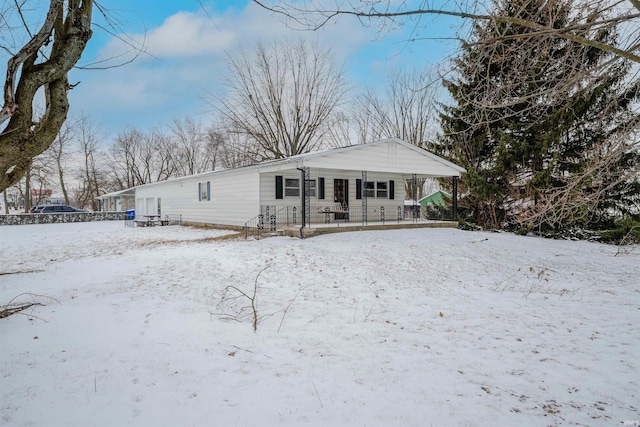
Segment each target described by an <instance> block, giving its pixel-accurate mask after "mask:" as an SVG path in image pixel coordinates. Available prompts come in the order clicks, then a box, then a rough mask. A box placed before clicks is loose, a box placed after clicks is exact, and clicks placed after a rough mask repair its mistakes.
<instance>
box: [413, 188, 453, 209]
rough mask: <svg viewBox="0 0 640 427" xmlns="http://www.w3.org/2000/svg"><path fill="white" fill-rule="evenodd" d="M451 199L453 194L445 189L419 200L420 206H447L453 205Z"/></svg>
mask: <svg viewBox="0 0 640 427" xmlns="http://www.w3.org/2000/svg"><path fill="white" fill-rule="evenodd" d="M451 201H452V198H451V194H449V193H447V192H446V191H443V190H438V191H435V192H433V193H431V194H429V195H428V196H424V197H423V198H422V199H420V200H418V204H419V205H420V206H438V207H446V206H450V205H451Z"/></svg>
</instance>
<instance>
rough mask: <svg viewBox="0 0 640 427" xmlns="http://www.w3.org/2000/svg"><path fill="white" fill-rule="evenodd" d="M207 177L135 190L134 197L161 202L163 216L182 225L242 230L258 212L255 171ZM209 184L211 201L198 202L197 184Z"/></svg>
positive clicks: (183, 179)
mask: <svg viewBox="0 0 640 427" xmlns="http://www.w3.org/2000/svg"><path fill="white" fill-rule="evenodd" d="M229 172H233V173H227V172H224V173H209V174H206V176H203V175H197V176H193V177H186V178H178V179H174V180H169V181H164V182H160V183H155V184H149V185H145V186H142V187H138V188H136V197H137V198H139V197H144V198H147V197H152V198H154V199H155V198H158V197H160V198H162V213H163V215H170V216H172V215H181V216H182V221H183V222H193V223H203V224H225V225H235V226H243V225H244V224H245V222H247V221H248V220H250V219H251V218H253V217H255V216H256V215H257V214H258V213H259V211H260V204H259V200H258V194H259V186H260V181H259V176H258V171H257V170H255V169H254V170H242V171H238V170H236V171H229ZM203 182H204V184H205V188H206V183H207V182H209V183H210V185H209V187H210V192H209V197H210V201H209V202H208V203H200V202H199V198H200V197H201V194H200V197H199V188H198V187H202V186H199V185H198V184H199V183H203Z"/></svg>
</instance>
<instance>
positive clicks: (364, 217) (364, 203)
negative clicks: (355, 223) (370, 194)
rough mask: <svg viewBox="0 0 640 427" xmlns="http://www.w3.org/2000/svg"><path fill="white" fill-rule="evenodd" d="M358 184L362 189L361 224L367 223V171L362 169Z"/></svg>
mask: <svg viewBox="0 0 640 427" xmlns="http://www.w3.org/2000/svg"><path fill="white" fill-rule="evenodd" d="M360 185H361V186H362V191H361V192H360V194H361V195H362V225H367V209H368V206H367V171H362V180H361V184H360Z"/></svg>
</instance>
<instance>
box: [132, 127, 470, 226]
mask: <svg viewBox="0 0 640 427" xmlns="http://www.w3.org/2000/svg"><path fill="white" fill-rule="evenodd" d="M462 172H464V169H463V168H461V167H460V166H457V165H455V164H453V163H451V162H449V161H447V160H445V159H443V158H441V157H438V156H436V155H434V154H433V153H430V152H428V151H426V150H423V149H421V148H419V147H416V146H414V145H411V144H409V143H407V142H405V141H402V140H400V139H396V138H392V139H386V140H382V141H377V142H372V143H368V144H361V145H353V146H348V147H343V148H337V149H332V150H326V151H319V152H314V153H307V154H300V155H297V156H292V157H289V158H285V159H281V160H273V161H268V162H264V163H260V164H256V165H252V166H245V167H241V168H236V169H224V170H218V171H212V172H206V173H202V174H198V175H192V176H186V177H182V178H175V179H170V180H167V181H162V182H157V183H153V184H146V185H142V186H139V187H136V188H135V212H136V217H137V218H142V217H143V216H148V215H160V216H161V217H165V216H169V217H178V216H179V217H180V218H181V220H182V222H183V223H197V224H211V225H223V226H235V227H243V228H245V229H246V228H247V227H255V228H260V227H267V226H268V227H270V228H271V229H273V228H274V227H280V225H281V224H287V225H291V224H298V225H300V226H301V227H305V226H307V225H310V224H334V223H336V222H355V221H358V222H368V221H380V220H382V221H383V222H384V221H385V220H386V221H391V220H394V221H395V220H396V219H397V220H398V221H399V220H400V219H403V218H404V200H405V182H406V181H408V180H414V182H415V180H417V179H420V178H441V177H450V178H451V179H452V180H453V189H454V190H453V191H454V194H453V195H452V197H453V200H454V201H455V199H456V194H455V192H456V186H457V185H456V184H457V180H458V178H459V177H460V175H461V173H462ZM454 204H455V203H454ZM454 211H455V209H454ZM453 219H455V218H453Z"/></svg>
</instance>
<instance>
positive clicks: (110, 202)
mask: <svg viewBox="0 0 640 427" xmlns="http://www.w3.org/2000/svg"><path fill="white" fill-rule="evenodd" d="M96 199H97V200H98V211H100V212H126V211H128V210H130V209H134V208H135V199H136V193H135V189H134V188H129V189H126V190H120V191H114V192H113V193H107V194H103V195H101V196H98V197H96Z"/></svg>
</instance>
